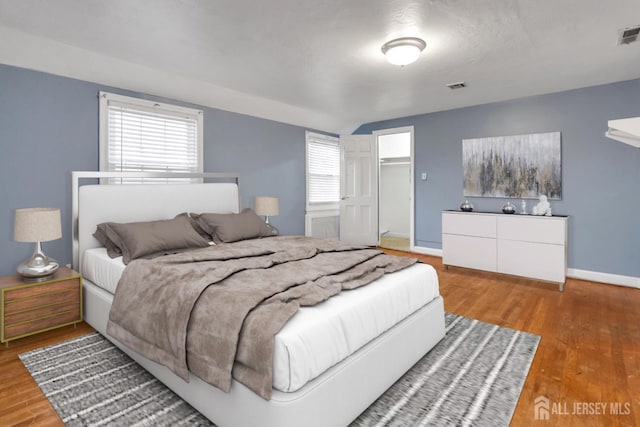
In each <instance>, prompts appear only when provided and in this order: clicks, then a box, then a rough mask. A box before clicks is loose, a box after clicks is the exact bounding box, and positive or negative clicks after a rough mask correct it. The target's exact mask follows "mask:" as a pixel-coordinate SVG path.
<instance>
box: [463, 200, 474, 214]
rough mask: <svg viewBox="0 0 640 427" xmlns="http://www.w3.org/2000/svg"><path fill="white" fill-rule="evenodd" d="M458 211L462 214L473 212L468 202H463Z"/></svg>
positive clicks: (471, 204)
mask: <svg viewBox="0 0 640 427" xmlns="http://www.w3.org/2000/svg"><path fill="white" fill-rule="evenodd" d="M460 210H461V211H462V212H472V211H473V203H471V202H470V201H468V200H465V201H464V202H463V203H462V204H461V205H460Z"/></svg>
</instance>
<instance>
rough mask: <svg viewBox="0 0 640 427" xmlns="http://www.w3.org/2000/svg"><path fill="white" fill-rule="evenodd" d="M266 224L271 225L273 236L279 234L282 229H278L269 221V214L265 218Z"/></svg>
mask: <svg viewBox="0 0 640 427" xmlns="http://www.w3.org/2000/svg"><path fill="white" fill-rule="evenodd" d="M264 222H265V224H267V226H268V227H269V229H270V230H271V235H272V236H278V235H280V230H278V228H277V227H276V226H275V225H273V224H271V223H270V222H269V215H265V220H264Z"/></svg>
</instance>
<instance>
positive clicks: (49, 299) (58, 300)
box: [4, 282, 80, 317]
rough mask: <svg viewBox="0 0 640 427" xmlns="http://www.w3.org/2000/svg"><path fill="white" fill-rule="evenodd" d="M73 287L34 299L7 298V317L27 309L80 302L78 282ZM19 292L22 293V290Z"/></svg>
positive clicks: (5, 307) (5, 309)
mask: <svg viewBox="0 0 640 427" xmlns="http://www.w3.org/2000/svg"><path fill="white" fill-rule="evenodd" d="M71 285H73V286H71V289H63V290H60V291H57V292H54V293H40V295H37V296H34V297H32V298H21V299H9V298H6V296H5V298H6V300H5V304H4V313H5V317H6V316H9V315H11V314H14V313H19V312H21V311H24V310H27V309H32V308H39V307H45V306H49V305H60V304H66V303H69V302H79V301H80V293H79V289H80V288H79V284H78V282H75V283H71ZM18 290H20V291H21V290H22V289H18ZM7 293H9V292H7Z"/></svg>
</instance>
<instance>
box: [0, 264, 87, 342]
mask: <svg viewBox="0 0 640 427" xmlns="http://www.w3.org/2000/svg"><path fill="white" fill-rule="evenodd" d="M0 291H1V292H2V300H1V304H0V310H1V313H0V322H1V324H0V342H3V343H6V344H5V345H6V346H9V341H12V340H15V339H18V338H22V337H26V336H28V335H33V334H37V333H40V332H44V331H48V330H50V329H55V328H60V327H62V326H67V325H71V324H73V325H75V324H76V323H78V322H81V321H82V276H80V274H78V273H77V272H75V271H73V270H72V269H70V268H60V269H59V270H58V271H57V272H56V273H55V275H54V276H53V277H52V278H51V279H48V280H45V281H42V282H26V281H24V280H23V279H22V278H21V277H20V276H18V275H14V276H6V277H1V278H0Z"/></svg>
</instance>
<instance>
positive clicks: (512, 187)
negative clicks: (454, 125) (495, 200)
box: [462, 132, 562, 200]
mask: <svg viewBox="0 0 640 427" xmlns="http://www.w3.org/2000/svg"><path fill="white" fill-rule="evenodd" d="M462 168H463V186H464V196H465V197H510V198H535V197H538V194H546V195H547V196H548V197H549V198H550V199H557V200H559V199H561V198H562V163H561V149H560V132H547V133H534V134H528V135H511V136H497V137H490V138H473V139H463V140H462Z"/></svg>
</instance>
